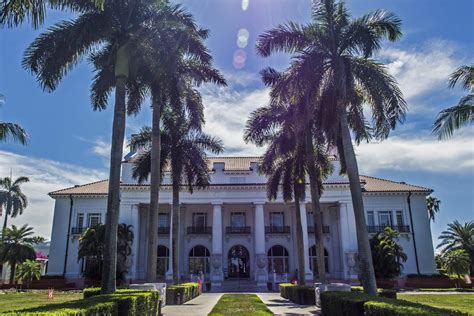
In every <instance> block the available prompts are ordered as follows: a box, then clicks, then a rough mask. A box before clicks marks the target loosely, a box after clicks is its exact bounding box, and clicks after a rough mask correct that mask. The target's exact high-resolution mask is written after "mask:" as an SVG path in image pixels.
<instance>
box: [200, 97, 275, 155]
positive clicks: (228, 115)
mask: <svg viewBox="0 0 474 316" xmlns="http://www.w3.org/2000/svg"><path fill="white" fill-rule="evenodd" d="M268 101H269V95H268V89H257V90H253V91H244V92H237V91H232V90H231V89H230V88H216V89H210V90H207V91H203V102H204V104H205V105H206V108H205V117H206V125H205V127H204V130H205V131H206V132H207V133H209V134H212V135H214V136H218V137H220V138H221V139H222V140H223V142H224V146H225V150H226V154H261V153H263V149H261V148H257V147H255V145H253V144H245V142H244V140H243V131H244V127H245V122H246V121H247V119H248V117H249V115H250V113H251V112H252V111H253V110H255V109H257V108H258V107H261V106H264V105H267V104H268Z"/></svg>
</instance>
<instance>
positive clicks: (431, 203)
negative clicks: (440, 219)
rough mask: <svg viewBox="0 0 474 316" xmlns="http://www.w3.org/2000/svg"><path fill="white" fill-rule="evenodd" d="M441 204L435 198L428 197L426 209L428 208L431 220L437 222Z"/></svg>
mask: <svg viewBox="0 0 474 316" xmlns="http://www.w3.org/2000/svg"><path fill="white" fill-rule="evenodd" d="M440 204H441V201H440V200H439V199H437V198H435V197H434V196H431V195H430V196H428V197H426V207H427V208H428V216H429V217H430V220H432V221H433V223H434V221H435V214H436V213H438V212H439V205H440Z"/></svg>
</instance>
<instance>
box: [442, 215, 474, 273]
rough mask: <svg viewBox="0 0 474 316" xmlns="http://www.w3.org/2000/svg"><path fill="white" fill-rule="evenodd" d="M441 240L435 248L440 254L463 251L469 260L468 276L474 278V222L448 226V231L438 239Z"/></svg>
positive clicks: (456, 222) (454, 223)
mask: <svg viewBox="0 0 474 316" xmlns="http://www.w3.org/2000/svg"><path fill="white" fill-rule="evenodd" d="M438 239H440V240H441V242H440V243H439V245H438V246H437V247H436V248H438V249H441V254H442V255H443V256H444V255H445V254H446V253H448V252H451V251H454V250H464V251H465V252H466V253H467V255H468V256H469V260H470V275H471V276H474V221H471V222H465V223H464V224H461V223H460V222H458V221H454V222H453V223H450V224H448V229H447V230H445V231H443V232H442V233H441V235H440V236H439V237H438Z"/></svg>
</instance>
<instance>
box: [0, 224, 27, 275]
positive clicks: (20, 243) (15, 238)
mask: <svg viewBox="0 0 474 316" xmlns="http://www.w3.org/2000/svg"><path fill="white" fill-rule="evenodd" d="M33 243H35V238H34V237H33V228H32V227H28V225H27V224H25V225H23V226H22V227H19V228H18V227H16V226H15V225H12V227H11V228H9V227H7V228H6V229H4V230H3V234H2V244H1V245H0V262H1V263H5V262H7V263H8V264H9V265H10V269H11V271H10V283H13V282H15V270H16V265H17V264H18V263H22V262H24V261H26V260H27V259H30V260H34V259H36V254H35V249H34V248H33V245H32V244H33Z"/></svg>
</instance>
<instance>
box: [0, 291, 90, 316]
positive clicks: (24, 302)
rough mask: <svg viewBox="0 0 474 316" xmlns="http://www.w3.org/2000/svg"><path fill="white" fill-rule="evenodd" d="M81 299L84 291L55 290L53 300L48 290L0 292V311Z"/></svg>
mask: <svg viewBox="0 0 474 316" xmlns="http://www.w3.org/2000/svg"><path fill="white" fill-rule="evenodd" d="M79 299H82V293H72V292H55V293H54V298H53V299H52V300H48V292H47V291H41V292H35V293H8V294H0V302H1V304H0V312H6V311H13V310H19V309H25V308H32V307H38V306H42V305H47V304H57V303H64V302H68V301H73V300H79Z"/></svg>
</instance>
